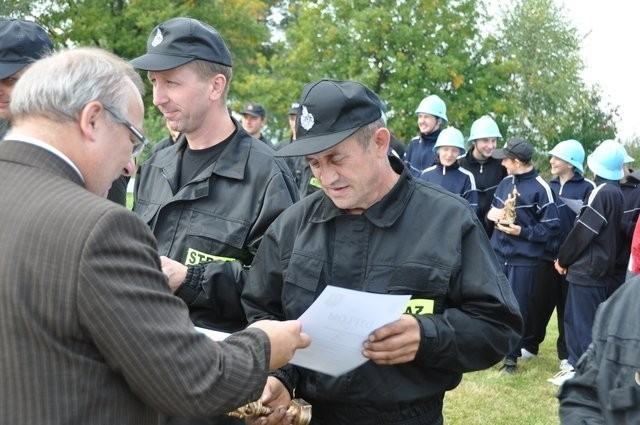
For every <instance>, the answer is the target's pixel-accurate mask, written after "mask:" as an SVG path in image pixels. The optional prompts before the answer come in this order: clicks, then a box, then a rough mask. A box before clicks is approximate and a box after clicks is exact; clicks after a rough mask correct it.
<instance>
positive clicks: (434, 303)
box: [388, 264, 451, 315]
mask: <svg viewBox="0 0 640 425" xmlns="http://www.w3.org/2000/svg"><path fill="white" fill-rule="evenodd" d="M450 280H451V270H450V269H447V268H445V267H441V266H437V265H433V266H432V265H423V264H404V265H401V266H400V267H398V268H397V269H396V270H395V271H394V272H393V273H392V274H391V279H390V283H389V286H388V292H389V293H390V294H403V295H406V294H409V295H411V300H410V302H409V304H408V305H407V308H406V310H405V313H408V314H415V315H423V314H432V313H435V314H439V313H442V312H443V311H444V308H445V301H446V299H447V294H448V292H449V283H450Z"/></svg>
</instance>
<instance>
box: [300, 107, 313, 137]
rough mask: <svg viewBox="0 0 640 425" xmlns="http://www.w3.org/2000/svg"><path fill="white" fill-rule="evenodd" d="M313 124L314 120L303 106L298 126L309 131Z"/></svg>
mask: <svg viewBox="0 0 640 425" xmlns="http://www.w3.org/2000/svg"><path fill="white" fill-rule="evenodd" d="M314 122H315V120H314V118H313V115H312V114H310V113H309V111H308V110H307V107H306V106H303V107H302V115H301V116H300V125H301V126H302V128H304V129H305V130H307V131H309V130H311V127H313V124H314Z"/></svg>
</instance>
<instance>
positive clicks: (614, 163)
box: [587, 140, 624, 180]
mask: <svg viewBox="0 0 640 425" xmlns="http://www.w3.org/2000/svg"><path fill="white" fill-rule="evenodd" d="M623 164H624V149H623V148H622V145H621V144H620V143H618V142H616V141H615V140H605V141H604V142H602V143H600V144H599V145H598V147H597V148H596V149H595V150H594V151H593V152H592V153H591V155H589V156H588V157H587V165H588V166H589V168H590V169H591V171H593V172H594V173H596V175H597V176H600V177H602V178H605V179H607V180H620V179H621V178H622V177H624V171H622V165H623Z"/></svg>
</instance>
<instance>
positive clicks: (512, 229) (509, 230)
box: [496, 223, 522, 236]
mask: <svg viewBox="0 0 640 425" xmlns="http://www.w3.org/2000/svg"><path fill="white" fill-rule="evenodd" d="M496 229H498V230H500V231H501V232H502V233H506V234H507V235H511V236H520V232H521V231H522V227H521V226H518V225H517V224H500V223H496Z"/></svg>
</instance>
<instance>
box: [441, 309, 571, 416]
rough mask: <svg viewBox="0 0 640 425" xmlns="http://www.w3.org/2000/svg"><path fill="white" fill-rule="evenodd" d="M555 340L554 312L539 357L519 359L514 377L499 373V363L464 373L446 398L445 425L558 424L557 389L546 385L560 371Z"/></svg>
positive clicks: (556, 330) (556, 334) (556, 335)
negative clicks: (488, 367) (477, 370)
mask: <svg viewBox="0 0 640 425" xmlns="http://www.w3.org/2000/svg"><path fill="white" fill-rule="evenodd" d="M557 337H558V328H557V324H556V316H555V313H554V315H553V316H552V318H551V320H550V321H549V326H548V327H547V336H546V338H545V340H544V342H543V344H542V345H541V346H540V352H539V353H538V356H537V357H536V358H534V359H531V360H519V361H518V373H517V374H516V375H503V374H501V373H500V372H498V368H499V367H500V364H498V365H496V366H494V367H492V368H490V369H487V370H483V371H480V372H473V373H467V374H465V375H464V376H463V378H462V382H461V383H460V385H459V386H458V387H457V388H456V389H454V390H453V391H450V392H448V393H447V395H446V397H445V402H444V417H445V423H446V425H463V424H464V425H476V424H477V425H480V424H483V425H484V424H492V425H501V424H505V425H506V424H509V425H556V424H559V423H560V420H559V419H558V400H557V399H556V397H555V396H556V393H557V392H558V387H556V386H555V385H553V384H550V383H549V382H547V379H548V378H550V377H552V376H553V375H555V374H556V373H557V372H558V370H559V363H560V362H559V360H558V356H557V355H556V348H555V346H556V338H557Z"/></svg>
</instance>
